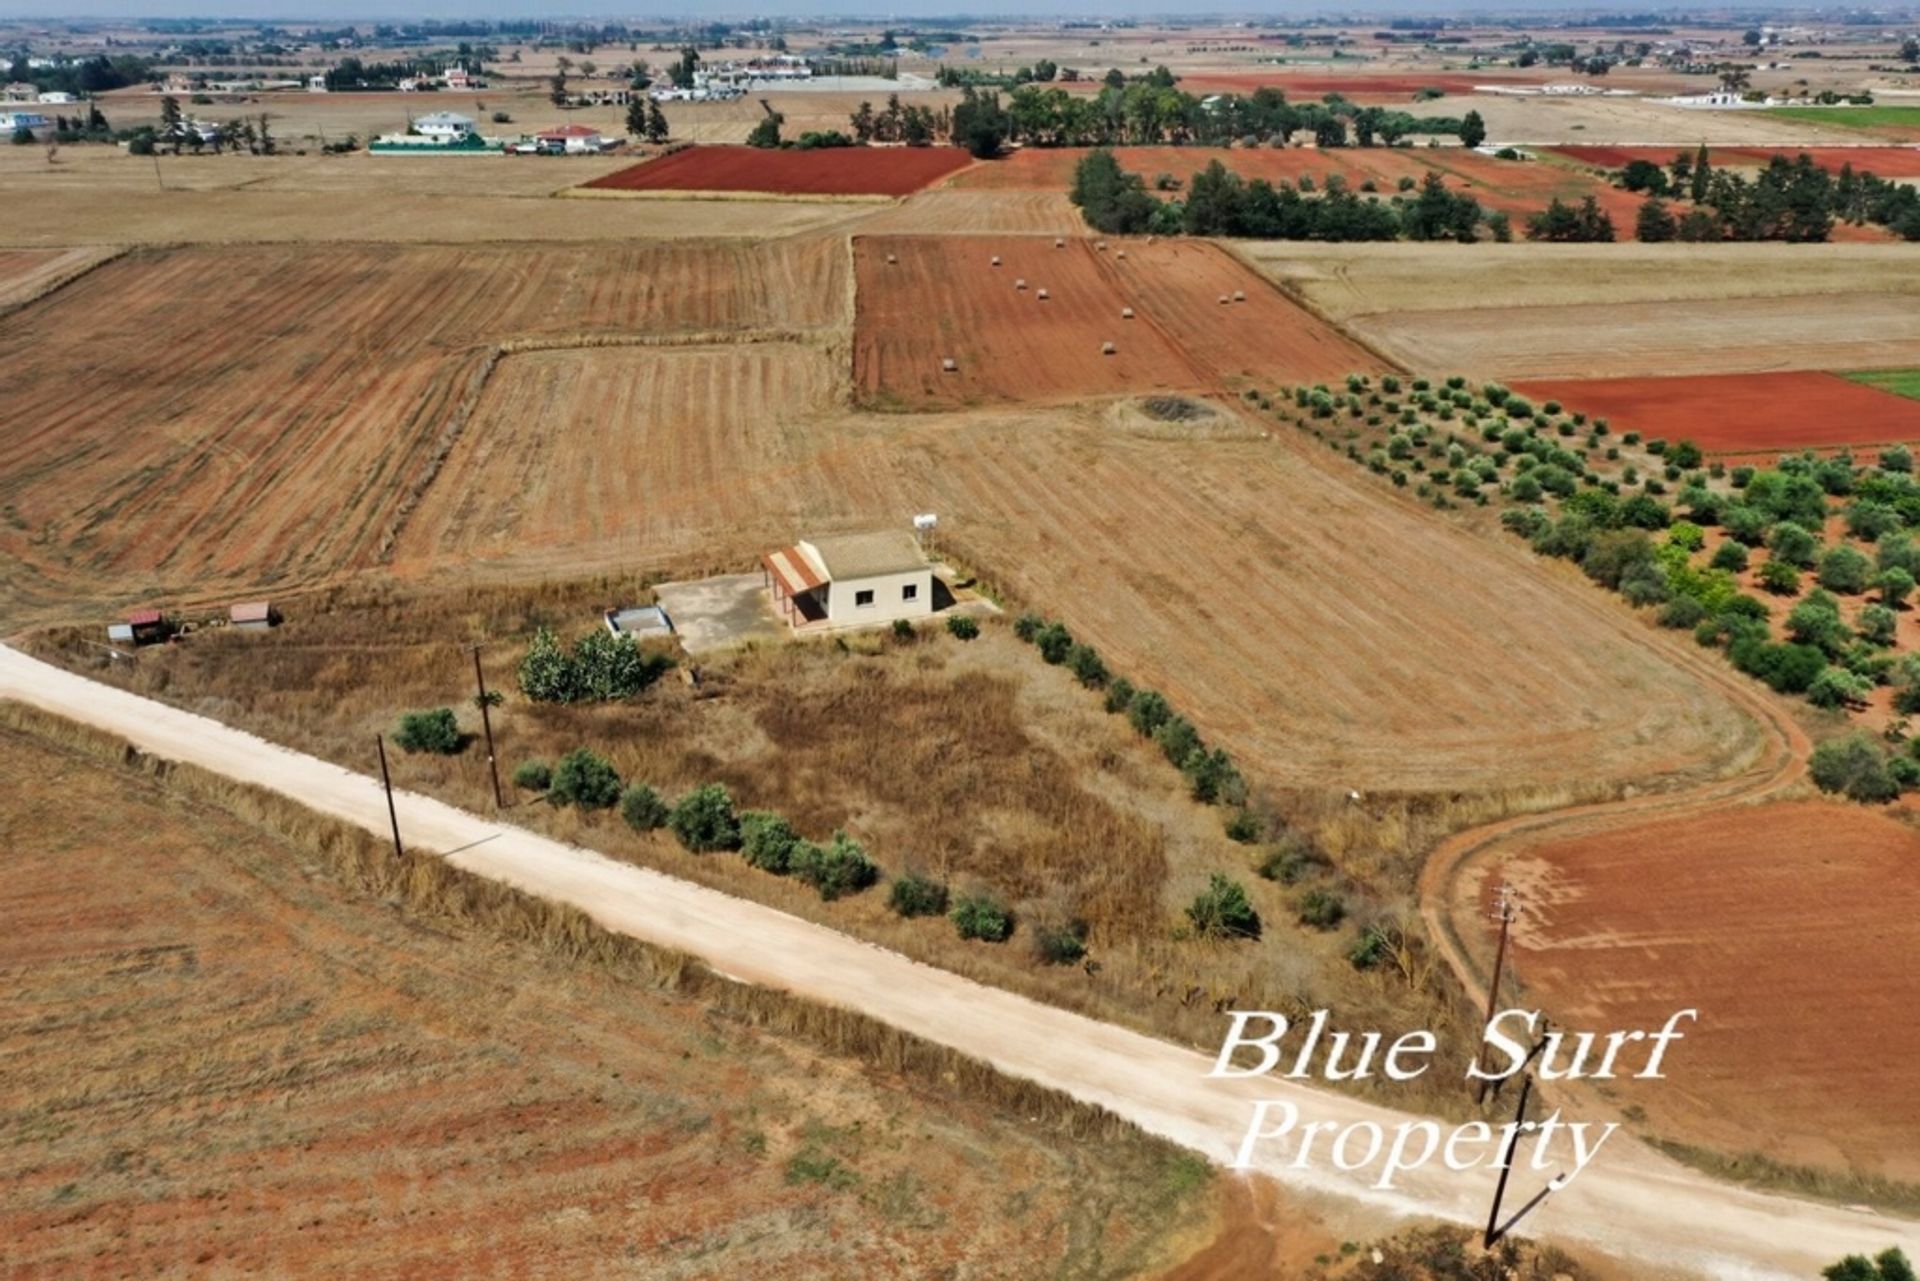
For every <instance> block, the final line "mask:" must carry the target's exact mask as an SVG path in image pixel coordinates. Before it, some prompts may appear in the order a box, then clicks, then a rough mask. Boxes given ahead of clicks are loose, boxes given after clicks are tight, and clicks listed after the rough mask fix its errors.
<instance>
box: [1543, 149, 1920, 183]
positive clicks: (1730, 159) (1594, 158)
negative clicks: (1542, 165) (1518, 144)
mask: <svg viewBox="0 0 1920 1281" xmlns="http://www.w3.org/2000/svg"><path fill="white" fill-rule="evenodd" d="M1553 150H1554V151H1556V152H1558V153H1559V154H1560V155H1563V156H1566V157H1567V158H1568V159H1570V160H1578V161H1579V162H1580V163H1581V164H1586V165H1599V166H1601V167H1602V168H1606V169H1619V168H1621V167H1623V166H1624V165H1626V164H1627V163H1628V162H1629V161H1634V160H1650V161H1652V162H1653V163H1654V164H1656V165H1660V166H1662V167H1665V166H1666V165H1667V164H1668V163H1669V162H1670V161H1671V160H1672V159H1673V158H1674V156H1675V155H1676V154H1678V153H1679V152H1682V151H1685V152H1688V153H1689V154H1691V153H1692V152H1693V151H1694V150H1695V149H1694V148H1692V147H1555V148H1554V149H1553ZM1803 152H1804V153H1805V154H1807V155H1809V156H1811V157H1813V162H1814V163H1815V164H1817V165H1819V166H1820V167H1821V168H1822V169H1828V170H1832V171H1834V172H1838V171H1839V169H1840V167H1841V166H1842V165H1849V164H1850V165H1852V166H1853V170H1854V172H1855V173H1873V174H1878V175H1879V176H1880V177H1882V178H1920V147H1710V148H1708V149H1707V159H1708V160H1709V161H1710V162H1711V163H1713V164H1716V165H1724V166H1726V167H1728V168H1736V167H1739V168H1744V167H1759V166H1764V165H1766V164H1767V163H1768V162H1769V161H1771V160H1772V159H1773V157H1775V156H1785V157H1786V158H1787V159H1789V160H1792V159H1793V158H1794V157H1796V156H1798V155H1800V154H1801V153H1803Z"/></svg>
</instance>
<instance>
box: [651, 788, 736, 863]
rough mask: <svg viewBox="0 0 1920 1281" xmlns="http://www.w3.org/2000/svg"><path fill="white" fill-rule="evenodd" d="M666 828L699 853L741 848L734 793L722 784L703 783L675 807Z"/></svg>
mask: <svg viewBox="0 0 1920 1281" xmlns="http://www.w3.org/2000/svg"><path fill="white" fill-rule="evenodd" d="M667 826H668V828H670V829H671V830H672V832H673V834H674V835H675V836H676V837H678V838H679V839H680V843H681V844H682V845H684V846H686V847H687V848H688V849H689V850H692V851H693V852H694V853H696V854H704V853H707V852H708V851H710V850H732V849H739V848H740V819H739V817H738V816H737V815H735V813H734V811H733V794H732V793H731V792H729V791H727V789H726V788H725V787H724V786H723V785H721V784H719V783H703V784H702V785H700V786H699V787H696V788H694V789H693V790H692V791H691V792H688V793H687V794H686V795H685V796H682V797H681V798H680V800H679V801H678V802H677V803H676V804H675V805H674V807H673V812H672V813H671V814H669V815H668V816H667Z"/></svg>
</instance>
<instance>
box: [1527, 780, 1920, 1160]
mask: <svg viewBox="0 0 1920 1281" xmlns="http://www.w3.org/2000/svg"><path fill="white" fill-rule="evenodd" d="M1507 875H1508V877H1509V879H1511V880H1512V881H1513V882H1514V883H1515V884H1516V886H1518V887H1519V888H1520V890H1521V893H1522V896H1523V899H1524V902H1525V904H1526V911H1525V913H1524V914H1523V915H1522V916H1521V918H1520V920H1521V923H1520V927H1519V929H1518V932H1517V935H1516V939H1517V943H1518V947H1517V950H1516V953H1515V973H1517V974H1518V976H1519V978H1520V980H1521V982H1522V984H1523V985H1524V986H1525V987H1526V988H1527V989H1528V992H1529V999H1530V1000H1537V1001H1539V1002H1540V1003H1541V1004H1542V1006H1543V1008H1545V1009H1546V1011H1547V1012H1548V1013H1549V1014H1550V1015H1553V1016H1555V1017H1557V1018H1559V1019H1564V1020H1566V1021H1567V1022H1569V1023H1570V1024H1572V1025H1573V1026H1574V1027H1576V1028H1580V1029H1587V1030H1613V1029H1625V1028H1645V1027H1657V1026H1659V1025H1660V1024H1662V1023H1664V1022H1665V1021H1666V1018H1667V1016H1668V1015H1669V1014H1671V1013H1672V1012H1673V1011H1675V1010H1677V1009H1684V1008H1688V1007H1693V1008H1697V1009H1698V1010H1699V1012H1700V1017H1699V1021H1698V1022H1697V1023H1696V1024H1694V1025H1693V1026H1692V1027H1690V1028H1688V1029H1686V1031H1687V1038H1686V1039H1685V1040H1684V1041H1681V1042H1679V1043H1677V1044H1676V1045H1675V1046H1674V1048H1673V1050H1672V1052H1671V1053H1670V1054H1669V1055H1668V1057H1667V1072H1666V1077H1667V1079H1666V1080H1664V1081H1659V1082H1652V1081H1633V1082H1627V1083H1624V1084H1620V1085H1618V1086H1617V1087H1616V1088H1615V1090H1614V1093H1613V1100H1614V1102H1616V1103H1617V1104H1619V1105H1620V1106H1622V1107H1625V1106H1628V1105H1632V1104H1637V1105H1639V1106H1641V1107H1644V1108H1645V1109H1646V1111H1647V1113H1648V1123H1647V1125H1646V1127H1645V1129H1646V1130H1647V1131H1648V1132H1649V1133H1651V1134H1653V1135H1656V1136H1659V1137H1666V1138H1674V1139H1679V1140H1681V1141H1685V1142H1691V1143H1696V1144H1701V1145H1705V1146H1711V1147H1714V1148H1717V1149H1720V1150H1722V1151H1731V1152H1747V1151H1752V1150H1754V1149H1755V1148H1756V1147H1758V1148H1759V1149H1760V1150H1761V1151H1763V1152H1765V1153H1766V1154H1767V1155H1769V1156H1772V1157H1774V1158H1775V1159H1778V1160H1782V1161H1788V1162H1793V1163H1800V1164H1815V1163H1817V1164H1820V1165H1824V1166H1831V1167H1839V1168H1853V1169H1856V1170H1860V1171H1863V1172H1871V1173H1879V1174H1883V1175H1886V1176H1888V1177H1891V1178H1896V1179H1902V1180H1906V1181H1913V1180H1915V1179H1920V1152H1916V1150H1915V1148H1914V1146H1913V1136H1914V1135H1915V1134H1920V1023H1917V1022H1916V1021H1915V1020H1914V1018H1913V999H1914V992H1915V976H1914V970H1913V955H1914V952H1915V949H1916V948H1920V834H1916V833H1915V832H1914V831H1913V830H1912V829H1911V828H1908V827H1906V826H1904V825H1902V824H1900V823H1897V822H1895V821H1893V820H1892V819H1889V818H1887V817H1885V816H1883V815H1880V814H1876V813H1873V812H1871V811H1868V810H1865V809H1862V808H1859V807H1857V806H1850V805H1842V804H1837V803H1824V802H1814V801H1800V802H1791V803H1778V804H1769V805H1763V806H1756V807H1750V808H1744V809H1731V810H1721V811H1719V812H1717V813H1711V814H1706V815H1702V816H1699V817H1693V818H1678V819H1666V820H1662V821H1660V822H1655V823H1649V824H1646V825H1643V826H1639V827H1634V828H1630V829H1625V830H1619V829H1616V830H1613V831H1610V832H1601V833H1597V834H1592V835H1584V836H1579V837H1575V838H1572V839H1569V840H1565V841H1559V842H1554V843H1551V844H1547V845H1543V846H1539V847H1536V848H1534V849H1532V850H1530V851H1528V852H1527V853H1526V854H1525V855H1523V856H1521V857H1519V858H1517V859H1516V860H1515V861H1514V862H1513V863H1511V864H1509V865H1508V867H1507ZM1491 879H1492V878H1490V880H1491ZM1489 892H1490V891H1489Z"/></svg>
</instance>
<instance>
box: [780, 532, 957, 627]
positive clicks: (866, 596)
mask: <svg viewBox="0 0 1920 1281" xmlns="http://www.w3.org/2000/svg"><path fill="white" fill-rule="evenodd" d="M760 565H761V570H762V572H763V574H764V576H765V579H766V583H767V586H768V589H769V590H770V591H771V592H772V594H773V602H774V607H775V608H776V609H777V610H778V611H779V612H780V615H781V617H783V618H785V619H786V620H787V622H788V623H790V624H792V625H793V626H794V627H795V628H796V629H798V628H804V627H808V626H821V627H825V628H838V627H857V626H860V625H862V624H867V623H888V622H892V621H893V620H895V619H899V618H925V617H926V616H927V615H929V614H931V613H933V586H934V584H933V565H932V564H931V563H930V562H929V561H928V560H927V555H926V553H925V552H924V551H922V550H921V548H920V543H919V540H918V539H916V538H915V537H914V536H913V535H912V534H910V533H908V532H907V531H906V530H904V529H901V530H893V529H887V530H874V531H871V532H868V533H861V534H839V535H835V536H833V537H831V538H815V539H803V540H802V541H800V542H797V543H795V544H794V545H793V546H791V547H783V548H781V549H779V550H778V551H772V552H768V553H767V554H766V555H765V556H763V557H761V558H760Z"/></svg>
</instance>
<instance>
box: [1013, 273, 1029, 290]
mask: <svg viewBox="0 0 1920 1281" xmlns="http://www.w3.org/2000/svg"><path fill="white" fill-rule="evenodd" d="M1013 287H1014V288H1015V289H1025V288H1026V287H1027V278H1026V277H1025V276H1022V277H1020V279H1018V280H1016V281H1014V282H1013Z"/></svg>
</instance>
